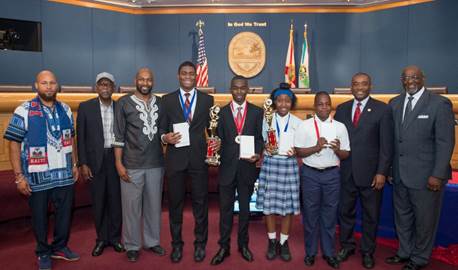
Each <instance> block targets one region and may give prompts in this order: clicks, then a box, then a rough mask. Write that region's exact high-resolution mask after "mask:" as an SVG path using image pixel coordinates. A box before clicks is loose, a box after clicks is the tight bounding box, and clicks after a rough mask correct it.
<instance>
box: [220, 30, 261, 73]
mask: <svg viewBox="0 0 458 270" xmlns="http://www.w3.org/2000/svg"><path fill="white" fill-rule="evenodd" d="M227 57H228V60H229V66H230V67H231V70H232V72H234V73H235V74H237V75H241V76H243V77H246V78H251V77H254V76H256V75H258V74H259V73H260V72H261V71H262V69H263V68H264V65H265V63H266V45H265V44H264V41H263V40H262V38H261V37H260V36H259V35H258V34H255V33H253V32H241V33H238V34H237V35H235V36H234V37H233V38H232V39H231V42H229V48H228V52H227Z"/></svg>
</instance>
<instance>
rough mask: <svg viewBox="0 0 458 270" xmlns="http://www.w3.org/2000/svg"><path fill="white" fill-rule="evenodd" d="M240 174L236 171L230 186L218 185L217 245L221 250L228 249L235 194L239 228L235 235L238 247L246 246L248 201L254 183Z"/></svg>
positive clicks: (247, 239) (248, 215)
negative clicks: (237, 205)
mask: <svg viewBox="0 0 458 270" xmlns="http://www.w3.org/2000/svg"><path fill="white" fill-rule="evenodd" d="M242 175H243V174H242V173H241V172H240V171H237V173H236V176H235V179H234V180H233V181H232V182H231V184H230V185H219V187H218V189H219V204H220V215H219V217H220V218H219V232H220V239H219V241H218V244H219V245H220V246H221V247H222V248H227V249H229V248H230V244H231V232H232V223H233V221H234V201H235V199H236V198H235V192H236V191H237V199H238V202H239V208H240V212H239V228H238V233H237V243H238V247H239V248H241V247H244V246H248V242H249V236H248V224H249V220H250V199H251V195H252V194H253V187H254V182H253V181H252V180H251V179H246V177H242Z"/></svg>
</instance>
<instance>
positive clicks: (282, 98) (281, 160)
mask: <svg viewBox="0 0 458 270" xmlns="http://www.w3.org/2000/svg"><path fill="white" fill-rule="evenodd" d="M296 100H297V98H296V95H295V94H294V93H293V92H292V91H291V89H290V88H289V84H287V83H281V84H280V87H279V88H277V89H275V90H273V91H272V93H271V94H270V99H268V100H266V103H265V104H264V111H265V117H264V122H263V137H264V141H265V142H266V145H265V152H264V160H263V163H262V167H261V172H260V175H259V186H258V194H257V201H256V207H257V208H259V209H262V210H263V213H264V215H265V221H266V227H267V234H268V239H269V240H268V246H267V253H266V258H267V259H268V260H273V259H275V257H277V255H279V256H280V258H281V259H282V260H284V261H290V260H291V253H290V251H289V247H288V235H289V231H290V228H291V222H292V216H293V215H297V214H299V212H300V210H299V209H300V203H299V167H298V163H297V160H296V157H295V152H294V133H295V130H296V128H297V127H298V126H299V124H300V123H301V119H299V118H298V117H296V116H294V115H292V114H291V113H290V110H291V109H292V108H294V105H295V104H296ZM274 109H275V112H273V110H274ZM276 215H279V216H281V231H280V239H279V241H277V233H276V228H275V227H276Z"/></svg>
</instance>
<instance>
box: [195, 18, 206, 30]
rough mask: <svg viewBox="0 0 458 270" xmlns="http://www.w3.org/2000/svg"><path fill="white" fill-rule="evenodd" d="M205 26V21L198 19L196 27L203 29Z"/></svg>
mask: <svg viewBox="0 0 458 270" xmlns="http://www.w3.org/2000/svg"><path fill="white" fill-rule="evenodd" d="M204 26H205V23H204V21H202V20H198V21H197V22H196V27H197V28H198V29H202V27H204Z"/></svg>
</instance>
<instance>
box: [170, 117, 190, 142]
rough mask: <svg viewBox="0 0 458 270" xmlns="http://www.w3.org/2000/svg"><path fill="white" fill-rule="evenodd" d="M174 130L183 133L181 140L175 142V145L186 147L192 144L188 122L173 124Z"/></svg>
mask: <svg viewBox="0 0 458 270" xmlns="http://www.w3.org/2000/svg"><path fill="white" fill-rule="evenodd" d="M173 132H178V133H180V135H181V139H180V142H179V143H177V144H175V147H184V146H189V145H190V142H189V124H188V122H183V123H177V124H173Z"/></svg>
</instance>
